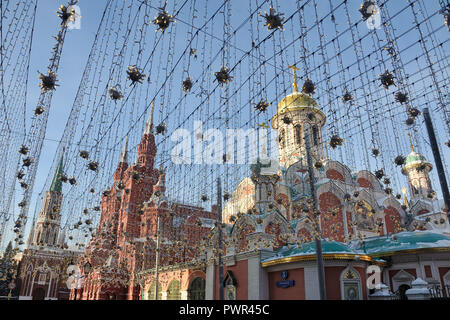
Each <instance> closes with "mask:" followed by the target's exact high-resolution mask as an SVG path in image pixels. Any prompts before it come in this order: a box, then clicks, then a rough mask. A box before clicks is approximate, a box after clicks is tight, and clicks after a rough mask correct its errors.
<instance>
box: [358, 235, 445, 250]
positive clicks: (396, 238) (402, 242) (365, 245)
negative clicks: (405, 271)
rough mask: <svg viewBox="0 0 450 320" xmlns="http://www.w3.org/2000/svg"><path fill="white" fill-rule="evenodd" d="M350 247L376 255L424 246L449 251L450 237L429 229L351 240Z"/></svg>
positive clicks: (422, 247) (423, 247)
mask: <svg viewBox="0 0 450 320" xmlns="http://www.w3.org/2000/svg"><path fill="white" fill-rule="evenodd" d="M350 247H351V248H352V249H353V250H358V251H362V252H365V253H366V254H368V255H377V256H382V255H383V254H386V253H391V252H399V251H405V250H414V249H426V248H448V249H449V251H450V237H449V236H446V235H444V234H440V233H436V232H430V231H413V232H401V233H397V234H394V235H392V236H384V237H373V238H369V239H366V240H364V241H357V242H352V244H351V245H350Z"/></svg>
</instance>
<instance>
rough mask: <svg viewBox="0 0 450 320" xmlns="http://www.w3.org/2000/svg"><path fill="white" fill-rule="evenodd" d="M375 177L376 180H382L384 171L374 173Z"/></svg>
mask: <svg viewBox="0 0 450 320" xmlns="http://www.w3.org/2000/svg"><path fill="white" fill-rule="evenodd" d="M375 177H377V179H378V180H380V179H382V178H383V177H384V169H380V170H377V171H375Z"/></svg>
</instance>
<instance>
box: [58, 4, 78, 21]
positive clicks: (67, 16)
mask: <svg viewBox="0 0 450 320" xmlns="http://www.w3.org/2000/svg"><path fill="white" fill-rule="evenodd" d="M56 13H57V14H58V17H59V18H60V19H61V21H62V22H61V24H63V25H64V24H66V23H67V22H68V21H73V19H74V17H75V9H72V10H69V8H68V7H66V6H63V5H61V6H60V7H59V9H58V11H56Z"/></svg>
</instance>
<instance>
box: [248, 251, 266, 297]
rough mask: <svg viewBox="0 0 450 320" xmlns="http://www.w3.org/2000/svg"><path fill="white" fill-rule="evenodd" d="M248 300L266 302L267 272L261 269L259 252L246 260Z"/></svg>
mask: <svg viewBox="0 0 450 320" xmlns="http://www.w3.org/2000/svg"><path fill="white" fill-rule="evenodd" d="M247 262H248V299H249V300H268V299H269V279H268V274H267V271H266V270H265V269H264V268H262V267H261V259H260V251H258V252H257V253H256V254H255V255H254V256H252V257H250V258H249V259H248V260H247Z"/></svg>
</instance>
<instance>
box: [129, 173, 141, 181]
mask: <svg viewBox="0 0 450 320" xmlns="http://www.w3.org/2000/svg"><path fill="white" fill-rule="evenodd" d="M131 177H132V178H133V179H134V180H139V179H140V178H141V175H140V174H139V172H137V171H133V173H132V174H131Z"/></svg>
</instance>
